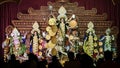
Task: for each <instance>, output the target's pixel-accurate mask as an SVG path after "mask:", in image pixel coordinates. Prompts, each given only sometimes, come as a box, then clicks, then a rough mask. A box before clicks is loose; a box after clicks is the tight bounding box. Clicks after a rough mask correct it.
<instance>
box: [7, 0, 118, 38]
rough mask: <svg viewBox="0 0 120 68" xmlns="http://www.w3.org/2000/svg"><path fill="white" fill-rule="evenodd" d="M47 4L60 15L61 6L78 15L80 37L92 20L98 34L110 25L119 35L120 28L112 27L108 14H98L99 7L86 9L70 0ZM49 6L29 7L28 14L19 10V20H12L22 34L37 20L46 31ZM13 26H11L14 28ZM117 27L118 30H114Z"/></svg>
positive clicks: (70, 13)
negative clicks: (119, 29) (36, 8)
mask: <svg viewBox="0 0 120 68" xmlns="http://www.w3.org/2000/svg"><path fill="white" fill-rule="evenodd" d="M47 5H48V6H49V5H51V6H53V10H52V11H53V14H54V15H55V16H56V17H57V16H58V9H59V8H60V6H64V7H65V9H66V10H67V14H66V15H67V16H68V17H70V16H71V15H72V14H75V15H76V16H77V21H78V27H79V28H78V30H79V31H80V32H79V33H80V38H83V36H84V34H85V31H86V30H87V24H88V23H89V21H92V22H93V23H94V25H95V30H96V34H97V35H98V36H99V35H102V34H104V33H105V30H106V29H107V28H108V27H110V28H111V29H112V30H113V31H112V33H113V34H115V35H116V36H117V34H118V32H119V31H118V28H117V27H116V26H114V27H112V23H113V22H112V21H107V14H106V13H103V14H97V9H96V8H92V9H90V10H86V9H85V7H83V6H78V3H77V2H74V3H70V2H69V0H67V1H66V2H64V3H63V2H62V3H61V2H59V0H58V1H56V2H54V3H52V2H48V3H47ZM48 6H40V9H39V10H35V9H33V8H31V7H30V8H29V9H28V14H24V13H21V12H19V13H18V14H17V18H18V20H12V24H13V27H17V28H18V30H19V31H20V33H21V34H24V33H25V32H29V33H30V31H31V30H32V25H33V23H34V22H35V21H38V24H39V26H40V30H41V31H44V30H45V28H46V26H47V25H48V24H47V23H48V16H49V14H50V10H49V9H48ZM10 27H11V26H8V27H7V28H6V33H9V32H8V30H9V28H10ZM13 27H11V28H13ZM114 29H116V31H114Z"/></svg>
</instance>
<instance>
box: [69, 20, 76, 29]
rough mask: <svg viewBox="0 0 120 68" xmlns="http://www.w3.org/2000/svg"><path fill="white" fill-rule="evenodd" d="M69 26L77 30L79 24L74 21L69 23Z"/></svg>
mask: <svg viewBox="0 0 120 68" xmlns="http://www.w3.org/2000/svg"><path fill="white" fill-rule="evenodd" d="M69 26H70V27H71V28H75V27H76V26H77V22H76V21H75V20H72V21H70V22H69Z"/></svg>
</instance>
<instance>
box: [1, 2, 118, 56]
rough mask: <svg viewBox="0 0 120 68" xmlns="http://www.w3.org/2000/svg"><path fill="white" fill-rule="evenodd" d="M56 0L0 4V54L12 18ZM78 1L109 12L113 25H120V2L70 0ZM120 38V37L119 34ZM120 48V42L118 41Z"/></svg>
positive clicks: (86, 6)
mask: <svg viewBox="0 0 120 68" xmlns="http://www.w3.org/2000/svg"><path fill="white" fill-rule="evenodd" d="M48 1H51V2H55V1H56V0H21V1H20V2H19V3H15V2H6V3H4V4H1V5H0V56H1V55H2V47H1V44H2V41H3V40H4V39H5V28H6V27H7V26H8V25H11V20H13V19H17V13H18V12H22V13H27V10H28V8H29V7H33V8H34V9H39V8H40V6H44V5H45V6H46V5H47V2H48ZM70 2H78V4H79V6H84V7H85V8H86V9H91V8H97V10H98V14H101V13H107V15H108V20H111V21H113V22H114V23H113V25H115V26H118V27H119V26H120V24H119V23H120V13H119V12H120V3H116V4H113V2H112V0H70ZM118 39H120V37H119V35H118ZM118 47H119V49H120V43H119V42H118Z"/></svg>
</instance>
